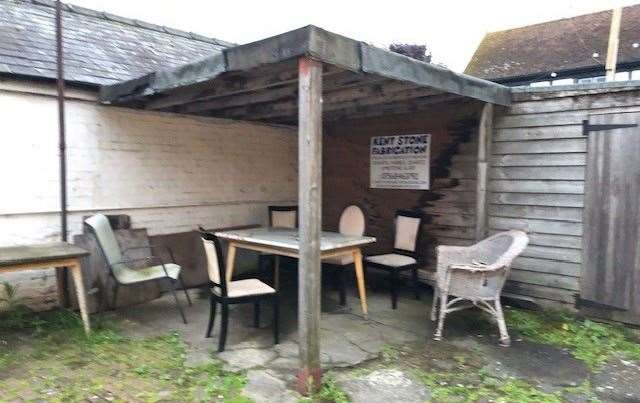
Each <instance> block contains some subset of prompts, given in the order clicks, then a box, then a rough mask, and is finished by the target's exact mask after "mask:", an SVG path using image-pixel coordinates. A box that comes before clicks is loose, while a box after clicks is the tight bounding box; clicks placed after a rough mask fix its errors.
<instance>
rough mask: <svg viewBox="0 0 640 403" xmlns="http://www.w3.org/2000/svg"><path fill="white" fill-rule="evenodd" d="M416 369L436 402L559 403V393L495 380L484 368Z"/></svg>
mask: <svg viewBox="0 0 640 403" xmlns="http://www.w3.org/2000/svg"><path fill="white" fill-rule="evenodd" d="M474 375H475V376H470V374H469V373H465V372H431V373H421V372H417V373H416V376H417V377H418V378H419V379H420V380H421V381H422V382H423V383H424V384H425V385H426V386H427V387H428V388H429V390H430V391H431V395H432V398H433V399H434V400H435V401H437V402H477V401H494V402H505V403H561V400H560V397H559V395H558V394H549V393H545V392H542V391H540V390H538V389H536V388H534V387H533V386H531V385H530V384H528V383H526V382H525V381H523V380H520V379H513V378H510V379H506V380H503V379H498V378H495V377H492V376H490V375H488V374H487V373H486V372H484V371H482V370H481V371H478V373H477V374H474Z"/></svg>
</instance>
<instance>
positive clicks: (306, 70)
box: [298, 57, 322, 394]
mask: <svg viewBox="0 0 640 403" xmlns="http://www.w3.org/2000/svg"><path fill="white" fill-rule="evenodd" d="M298 94H299V95H298V102H299V110H298V114H299V115H298V166H299V174H298V175H299V180H298V201H299V203H300V210H299V214H300V217H299V220H300V230H299V234H300V260H299V262H298V267H299V272H300V280H299V285H298V287H299V291H298V301H299V303H298V336H299V346H300V369H299V372H298V390H299V391H300V392H301V393H303V394H309V393H310V392H311V391H313V390H314V389H317V388H318V387H319V386H320V384H321V368H320V286H321V273H320V231H321V229H322V63H320V62H318V61H315V60H313V59H311V58H307V57H303V58H300V61H299V92H298Z"/></svg>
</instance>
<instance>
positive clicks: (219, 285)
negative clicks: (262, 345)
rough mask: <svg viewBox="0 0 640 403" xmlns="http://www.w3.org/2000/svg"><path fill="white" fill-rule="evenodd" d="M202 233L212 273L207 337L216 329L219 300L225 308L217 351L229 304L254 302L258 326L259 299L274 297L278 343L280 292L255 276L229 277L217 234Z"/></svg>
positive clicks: (223, 337)
mask: <svg viewBox="0 0 640 403" xmlns="http://www.w3.org/2000/svg"><path fill="white" fill-rule="evenodd" d="M200 236H201V237H202V244H203V246H204V251H205V254H206V256H207V272H208V274H209V282H210V287H211V292H210V297H209V300H210V303H211V309H210V313H209V324H208V325H207V333H206V337H211V330H212V329H213V323H214V321H215V319H216V307H217V305H218V304H220V306H221V308H222V321H221V325H220V339H219V341H218V352H222V351H224V348H225V344H226V341H227V329H228V327H229V305H232V304H245V303H249V302H253V304H254V305H253V324H254V326H255V327H259V326H260V301H262V300H263V299H271V300H272V301H273V338H274V343H275V344H278V316H279V311H280V305H279V302H278V301H279V298H278V292H277V291H276V290H275V289H274V288H272V287H270V286H269V285H267V284H265V283H263V282H262V281H260V280H258V279H255V278H251V279H246V280H237V281H227V279H226V275H225V269H224V264H223V262H224V260H223V258H222V248H221V247H220V241H219V240H218V238H217V237H216V236H215V235H214V234H212V233H209V232H205V231H200Z"/></svg>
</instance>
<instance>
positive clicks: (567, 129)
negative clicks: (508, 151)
mask: <svg viewBox="0 0 640 403" xmlns="http://www.w3.org/2000/svg"><path fill="white" fill-rule="evenodd" d="M583 138H584V135H583V134H582V124H581V123H580V124H577V123H576V124H574V125H564V126H543V127H528V128H526V129H523V128H521V127H512V128H508V129H496V130H495V134H494V136H493V141H494V142H500V141H529V140H532V141H535V140H554V139H583Z"/></svg>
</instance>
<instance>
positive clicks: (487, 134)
mask: <svg viewBox="0 0 640 403" xmlns="http://www.w3.org/2000/svg"><path fill="white" fill-rule="evenodd" d="M492 134H493V104H485V105H484V107H483V108H482V114H481V115H480V125H479V127H478V168H477V171H478V175H477V180H476V240H477V241H479V240H481V239H484V238H485V237H486V236H487V184H488V182H489V178H488V173H489V172H488V171H489V163H490V159H491V142H492V137H493V136H492Z"/></svg>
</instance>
